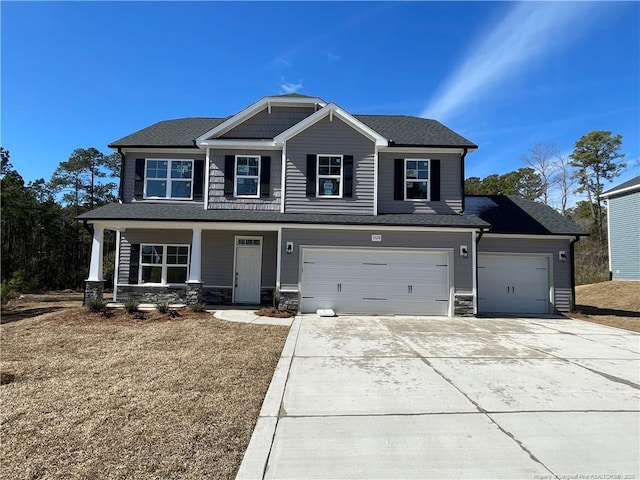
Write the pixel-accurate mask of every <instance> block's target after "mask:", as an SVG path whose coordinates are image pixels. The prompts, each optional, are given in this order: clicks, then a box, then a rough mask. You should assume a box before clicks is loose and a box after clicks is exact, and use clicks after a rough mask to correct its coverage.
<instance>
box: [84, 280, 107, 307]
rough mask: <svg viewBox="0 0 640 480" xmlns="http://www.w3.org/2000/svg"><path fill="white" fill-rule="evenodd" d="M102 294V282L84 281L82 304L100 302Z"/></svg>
mask: <svg viewBox="0 0 640 480" xmlns="http://www.w3.org/2000/svg"><path fill="white" fill-rule="evenodd" d="M103 294H104V282H94V281H92V280H85V281H84V304H85V305H86V304H87V302H88V301H89V300H102V299H103Z"/></svg>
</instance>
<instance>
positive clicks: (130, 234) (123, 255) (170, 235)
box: [118, 229, 192, 285]
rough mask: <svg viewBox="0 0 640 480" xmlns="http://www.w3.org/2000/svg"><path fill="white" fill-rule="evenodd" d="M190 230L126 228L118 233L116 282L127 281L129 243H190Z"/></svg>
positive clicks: (129, 257) (129, 253)
mask: <svg viewBox="0 0 640 480" xmlns="http://www.w3.org/2000/svg"><path fill="white" fill-rule="evenodd" d="M191 239H192V233H191V230H164V229H158V230H150V229H127V230H124V231H123V232H122V233H121V234H120V259H119V262H118V284H123V285H124V284H128V283H129V264H130V259H131V244H135V243H153V244H157V245H160V244H181V245H191Z"/></svg>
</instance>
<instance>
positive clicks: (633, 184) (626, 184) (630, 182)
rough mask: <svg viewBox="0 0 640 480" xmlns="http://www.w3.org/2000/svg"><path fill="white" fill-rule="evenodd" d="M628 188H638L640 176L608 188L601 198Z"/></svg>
mask: <svg viewBox="0 0 640 480" xmlns="http://www.w3.org/2000/svg"><path fill="white" fill-rule="evenodd" d="M629 187H640V175H638V176H637V177H634V178H632V179H631V180H627V181H626V182H624V183H621V184H620V185H616V186H615V187H613V188H610V189H609V190H607V191H606V192H604V193H603V194H602V195H601V196H609V195H610V194H611V193H616V192H617V191H619V190H624V189H625V188H629Z"/></svg>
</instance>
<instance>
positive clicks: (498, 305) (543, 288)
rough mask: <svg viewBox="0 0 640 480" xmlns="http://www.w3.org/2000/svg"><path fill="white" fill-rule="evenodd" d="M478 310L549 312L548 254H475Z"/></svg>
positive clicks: (494, 311)
mask: <svg viewBox="0 0 640 480" xmlns="http://www.w3.org/2000/svg"><path fill="white" fill-rule="evenodd" d="M478 311H479V312H480V313H533V314H546V313H549V312H550V302H549V257H547V256H544V255H531V256H528V255H508V254H488V253H480V254H478Z"/></svg>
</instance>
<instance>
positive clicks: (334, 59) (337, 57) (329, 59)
mask: <svg viewBox="0 0 640 480" xmlns="http://www.w3.org/2000/svg"><path fill="white" fill-rule="evenodd" d="M326 55H327V62H329V63H333V62H337V61H338V60H340V58H341V57H340V55H338V54H337V53H333V52H326Z"/></svg>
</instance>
